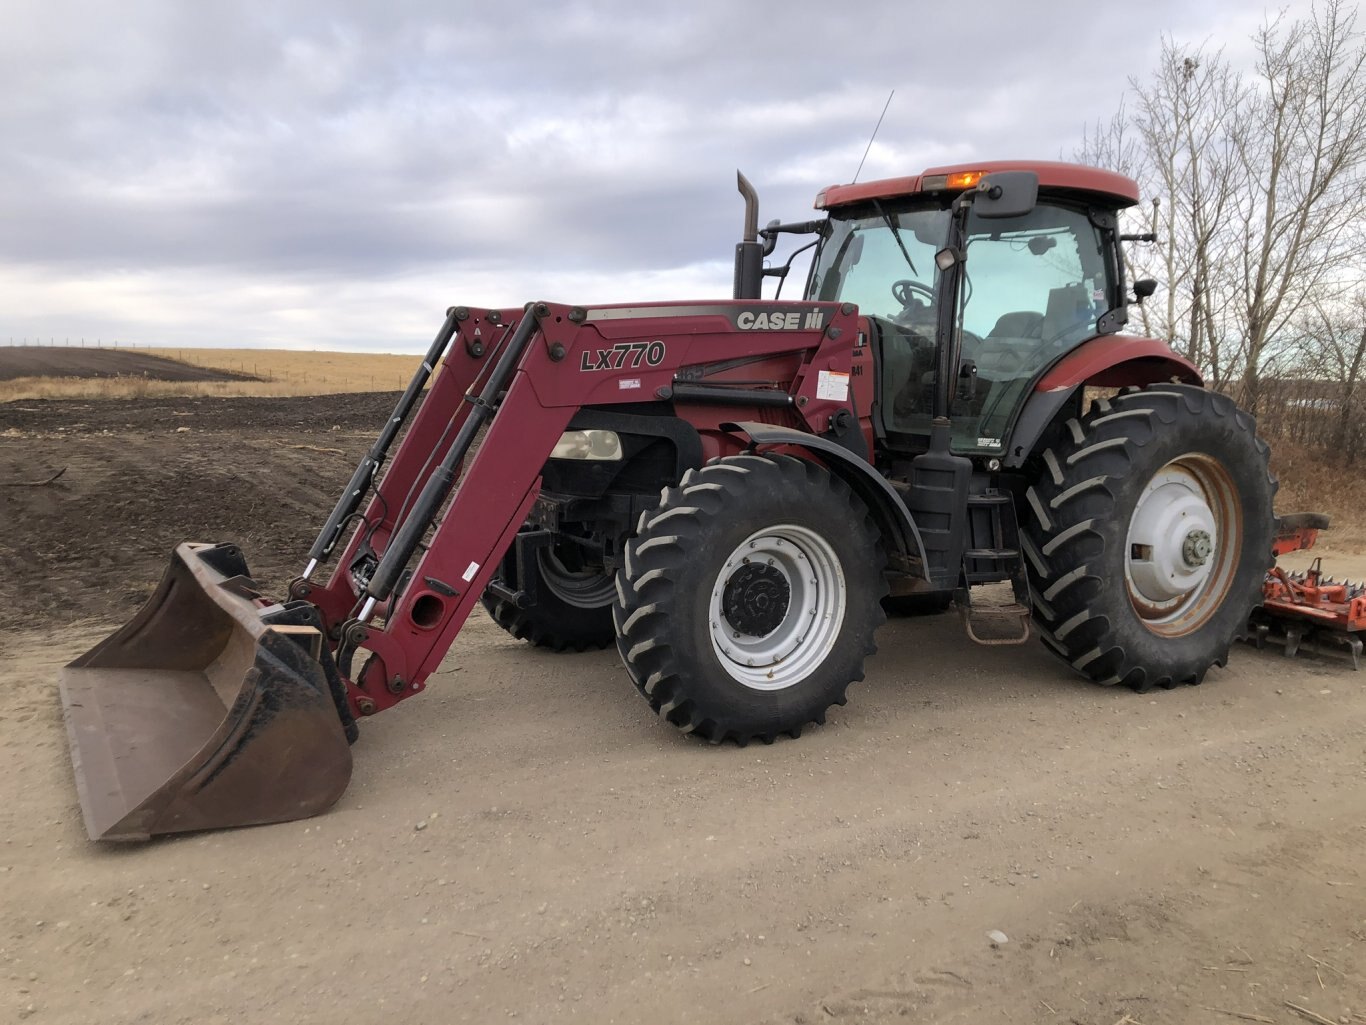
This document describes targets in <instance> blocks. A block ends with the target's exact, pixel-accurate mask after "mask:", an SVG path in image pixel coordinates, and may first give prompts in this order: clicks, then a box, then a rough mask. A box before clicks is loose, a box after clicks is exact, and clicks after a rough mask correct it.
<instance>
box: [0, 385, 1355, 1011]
mask: <svg viewBox="0 0 1366 1025" xmlns="http://www.w3.org/2000/svg"><path fill="white" fill-rule="evenodd" d="M393 399H394V396H393V395H392V394H370V395H340V396H326V397H311V398H296V399H287V398H286V399H262V398H256V399H210V398H194V399H185V398H179V399H155V400H154V399H144V400H139V401H130V402H92V401H66V402H43V401H21V402H12V403H8V404H0V521H3V522H4V523H5V524H6V531H5V533H4V534H3V535H0V587H3V588H4V590H3V591H2V592H0V600H3V602H4V604H5V607H6V608H8V609H10V610H11V611H12V612H14V613H16V615H13V616H12V617H11V623H10V628H9V630H8V632H7V633H6V635H5V639H4V640H3V641H2V642H0V645H3V658H0V688H3V692H4V694H5V696H6V700H5V701H4V702H3V703H0V780H3V781H4V782H3V783H0V837H3V841H0V978H3V979H4V980H5V985H4V988H3V989H0V1020H3V1021H21V1020H22V1021H25V1022H26V1023H31V1025H45V1023H60V1025H85V1023H87V1022H91V1021H100V1022H105V1023H110V1025H121V1023H129V1025H131V1023H134V1022H154V1023H161V1022H194V1023H195V1025H200V1023H206V1025H215V1023H223V1025H227V1023H229V1022H234V1023H235V1022H257V1021H279V1022H297V1021H327V1022H329V1023H336V1025H347V1023H367V1025H368V1023H375V1025H380V1023H388V1022H394V1021H399V1022H404V1023H413V1025H423V1023H432V1025H445V1023H450V1022H474V1023H481V1025H482V1023H487V1022H492V1021H515V1022H538V1023H539V1022H572V1021H583V1022H593V1023H599V1022H602V1023H607V1022H622V1023H627V1022H642V1023H644V1022H649V1023H668V1022H685V1021H696V1022H707V1023H749V1022H765V1023H769V1025H813V1023H825V1022H829V1023H832V1025H845V1023H849V1025H852V1023H855V1022H857V1023H883V1025H891V1023H892V1022H934V1023H937V1025H982V1023H988V1022H1017V1023H1052V1022H1057V1023H1060V1025H1061V1023H1072V1025H1116V1023H1118V1022H1124V1023H1125V1025H1137V1023H1141V1025H1210V1023H1219V1022H1239V1021H1266V1022H1273V1023H1280V1025H1292V1023H1297V1022H1301V1021H1306V1020H1314V1021H1319V1020H1326V1021H1329V1022H1335V1023H1342V1022H1347V1023H1349V1025H1363V1023H1366V896H1364V895H1366V768H1364V767H1366V685H1364V682H1363V681H1366V672H1363V673H1358V674H1353V673H1352V672H1351V670H1350V667H1349V666H1347V665H1345V664H1344V663H1342V662H1337V661H1330V660H1328V659H1313V658H1305V659H1297V660H1287V659H1285V658H1283V657H1281V656H1280V655H1279V654H1276V653H1272V652H1257V651H1255V650H1253V649H1251V648H1247V647H1240V648H1238V649H1237V650H1235V651H1234V652H1233V653H1232V657H1231V659H1230V662H1229V666H1228V668H1226V669H1223V670H1215V671H1213V672H1211V673H1210V674H1209V677H1208V679H1207V680H1206V682H1205V683H1204V684H1203V685H1202V686H1199V687H1181V688H1178V689H1176V690H1173V691H1170V692H1156V693H1153V694H1146V695H1138V694H1133V693H1131V692H1128V691H1117V690H1113V689H1105V688H1099V687H1094V686H1090V685H1086V684H1084V683H1082V682H1080V681H1078V680H1076V679H1075V678H1073V677H1072V676H1070V675H1069V674H1068V672H1067V671H1066V669H1065V667H1063V666H1061V665H1060V664H1059V663H1058V662H1057V661H1056V660H1054V659H1053V658H1051V657H1050V656H1049V655H1048V654H1047V652H1046V651H1045V649H1044V648H1043V647H1042V645H1039V644H1037V643H1033V644H1030V645H1028V646H1026V647H1019V648H982V647H975V646H973V645H971V644H970V643H968V642H967V641H966V639H965V638H964V637H963V636H962V630H961V627H960V626H959V624H958V622H957V619H956V617H954V616H931V617H923V618H917V619H900V620H894V621H891V622H889V623H887V624H886V625H885V626H884V627H882V628H881V630H880V631H879V633H878V642H879V646H880V652H879V654H878V655H877V657H876V658H874V659H873V660H871V661H870V663H869V666H868V676H867V679H866V680H864V681H863V682H861V683H859V684H856V685H855V686H854V687H853V688H852V689H851V692H850V703H849V705H848V706H846V707H840V708H835V709H833V710H832V714H831V715H830V719H829V722H828V723H827V724H826V725H824V726H822V727H820V728H815V729H811V730H808V731H807V733H806V735H804V736H803V737H802V738H801V739H800V740H798V741H795V742H794V741H789V740H786V739H785V738H784V739H780V741H779V742H778V743H776V744H774V745H772V746H771V747H764V746H762V745H754V746H751V747H749V748H745V749H738V748H735V747H732V746H722V747H710V746H708V745H705V744H701V743H696V742H694V741H692V740H690V739H689V738H687V737H684V736H681V735H680V734H678V733H677V732H676V731H675V730H674V729H673V728H671V727H668V726H666V725H664V724H662V723H661V722H660V721H659V719H658V718H657V717H656V716H654V715H653V714H652V713H651V712H650V710H649V708H648V707H647V706H646V704H645V703H644V702H643V701H641V700H640V698H639V696H638V695H637V694H636V692H635V689H634V687H633V686H632V684H631V683H630V681H629V680H628V679H627V677H626V676H625V673H624V671H623V669H622V666H621V664H620V659H619V658H618V657H617V654H616V652H615V651H614V650H608V651H603V652H591V653H586V654H581V655H577V654H566V655H554V654H550V653H548V652H545V651H543V650H537V649H533V648H530V647H528V646H526V645H524V644H521V643H519V642H517V641H514V640H513V639H512V638H510V637H509V636H508V635H506V634H505V633H503V632H502V631H501V630H499V629H498V628H497V627H496V626H494V625H493V624H492V623H491V622H490V621H489V620H488V618H487V617H485V616H484V615H482V614H481V613H476V615H475V616H474V617H472V618H471V621H470V623H469V624H468V625H467V627H466V628H465V630H464V632H462V634H461V635H460V637H459V639H458V640H457V642H456V644H455V646H454V648H453V649H452V651H451V653H450V655H449V656H448V657H447V659H446V661H445V663H444V664H443V666H442V668H441V669H440V670H439V671H438V673H437V674H436V675H435V676H434V677H433V678H432V680H431V687H430V689H429V690H428V692H427V693H425V694H423V695H421V696H419V697H416V698H414V699H413V700H411V701H408V702H405V703H404V704H403V705H402V706H400V707H398V708H396V709H394V710H392V711H388V712H385V713H383V714H382V715H379V716H376V717H374V718H372V719H367V720H365V721H364V722H363V723H362V724H361V739H360V741H359V743H358V744H357V745H356V747H355V748H354V749H353V750H354V755H355V759H356V766H355V774H354V778H353V781H352V783H351V786H350V789H349V790H348V791H347V793H346V794H345V795H344V796H343V797H342V799H341V801H340V803H339V804H338V805H337V806H336V807H335V808H334V809H333V810H332V811H330V812H329V813H327V814H325V815H323V816H320V817H318V818H315V819H311V820H308V821H304V822H294V823H286V824H283V825H278V826H265V827H260V828H255V829H241V830H234V831H227V832H219V833H212V834H201V835H188V836H182V837H177V838H173V839H168V840H163V841H159V842H156V843H152V844H148V845H144V846H139V847H133V848H111V847H100V846H96V845H94V844H92V843H90V842H89V841H87V840H86V838H85V834H84V831H83V828H82V825H81V819H80V812H79V809H78V806H77V803H76V795H75V789H74V785H73V781H72V771H71V766H70V762H69V758H68V755H67V745H66V738H65V735H64V730H63V725H62V720H61V713H60V703H59V700H58V697H57V690H56V685H55V682H54V676H55V672H56V669H57V667H58V666H59V665H60V664H62V663H63V662H65V661H68V660H70V659H71V658H73V657H75V656H76V655H77V654H79V653H80V652H82V651H83V650H85V649H86V648H88V647H89V646H90V645H91V644H93V643H94V642H95V641H97V640H98V639H99V638H100V637H102V636H103V635H104V634H106V633H107V632H108V630H109V629H111V628H112V626H113V625H115V624H116V623H118V622H122V621H123V620H124V619H126V618H127V617H128V616H129V615H130V614H131V612H132V611H133V610H134V609H135V608H136V607H137V605H138V603H139V602H140V601H141V599H142V598H143V597H144V596H145V595H146V594H147V593H148V591H149V590H150V588H151V587H152V586H153V584H154V583H155V581H156V579H157V577H158V576H159V575H160V572H161V570H162V568H163V567H164V565H165V561H166V555H167V553H168V552H169V550H170V548H171V546H172V545H173V544H174V543H176V542H177V541H181V540H187V539H197V540H211V541H212V540H235V541H239V542H240V543H241V544H242V545H243V547H244V549H245V551H246V553H247V556H248V559H249V561H250V563H251V565H252V567H253V570H254V571H255V572H256V574H257V576H258V578H259V579H260V580H261V581H262V583H263V584H265V585H266V586H267V587H268V588H269V589H271V590H272V591H277V592H278V591H279V590H281V589H282V588H283V586H284V584H285V583H286V581H288V579H289V578H290V577H291V576H293V575H294V574H295V573H296V572H297V571H298V569H299V568H300V566H301V564H302V562H303V558H304V553H305V550H306V548H307V546H308V544H309V542H311V540H312V538H313V535H314V533H315V531H316V529H317V527H318V526H319V525H320V524H321V522H322V520H323V518H324V517H325V515H326V513H327V511H328V510H329V509H330V507H331V504H332V500H333V498H334V497H335V492H336V491H337V490H338V489H340V488H341V487H342V485H343V484H344V483H345V481H346V479H347V478H348V476H349V474H350V472H351V469H352V467H353V464H354V461H355V460H356V459H357V458H358V457H359V456H360V454H361V453H362V452H363V451H364V449H365V448H366V447H367V446H368V444H369V441H370V438H371V436H372V433H373V431H374V430H375V429H376V427H377V426H378V424H379V423H380V422H381V421H382V419H383V418H384V416H385V415H386V414H387V413H388V411H389V408H390V407H391V405H392V402H393ZM63 469H64V470H65V472H64V473H63V474H62V475H61V476H60V477H58V478H57V479H56V480H50V478H52V477H53V475H54V474H55V473H56V472H57V471H58V470H63ZM1286 469H1287V470H1289V469H1291V467H1287V468H1286ZM1303 472H1305V473H1306V474H1307V473H1309V472H1310V471H1308V470H1305V471H1303ZM46 481H50V482H49V483H45V482H46ZM1354 522H1357V523H1359V521H1354ZM1360 539H1361V535H1360V533H1359V532H1358V533H1353V532H1351V530H1350V529H1349V530H1347V531H1344V532H1334V533H1333V534H1332V535H1325V538H1324V542H1325V545H1324V553H1323V554H1324V556H1325V564H1326V565H1327V566H1329V567H1331V569H1332V571H1334V572H1335V574H1336V575H1338V576H1341V575H1344V574H1345V575H1349V576H1356V577H1361V576H1363V575H1366V557H1363V556H1362V555H1361V554H1352V553H1350V552H1344V550H1343V549H1344V548H1350V547H1352V546H1353V545H1359V544H1360ZM1301 561H1302V558H1301ZM419 824H420V825H421V828H420V829H419V828H417V827H418V826H419ZM996 930H999V931H1000V932H1001V933H1004V934H1005V936H1006V937H1007V939H1006V941H1005V942H1000V941H999V939H997V940H993V939H992V938H991V937H990V936H989V933H992V932H993V931H996ZM1289 1004H1294V1005H1297V1006H1298V1007H1302V1008H1306V1009H1308V1010H1309V1011H1311V1012H1312V1013H1313V1014H1315V1015H1317V1016H1318V1017H1315V1018H1309V1017H1306V1016H1304V1015H1303V1014H1301V1013H1300V1012H1299V1011H1296V1010H1294V1009H1292V1008H1291V1007H1290V1006H1288V1005H1289Z"/></svg>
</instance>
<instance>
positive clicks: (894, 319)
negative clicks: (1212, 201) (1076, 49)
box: [806, 164, 1137, 456]
mask: <svg viewBox="0 0 1366 1025" xmlns="http://www.w3.org/2000/svg"><path fill="white" fill-rule="evenodd" d="M1021 171H1023V172H1024V173H1023V174H1021V173H1020V172H1021ZM1003 175H1004V177H1005V178H1009V179H1013V180H1014V188H1015V189H1016V191H1017V192H1018V190H1019V188H1020V185H1021V183H1020V181H1019V179H1021V178H1025V179H1027V180H1028V184H1029V186H1030V191H1031V192H1032V186H1033V182H1034V181H1035V180H1037V194H1036V195H1026V196H1024V197H1023V198H1021V196H1020V195H1016V196H1014V197H1006V198H1007V199H1009V200H1011V201H1012V204H1013V205H1012V206H1011V207H1010V208H1009V209H1004V208H1002V207H1001V206H1000V204H999V203H997V204H992V203H991V202H989V201H987V200H988V199H989V195H988V193H987V191H986V190H985V189H983V186H984V185H985V186H987V187H988V188H990V186H991V183H992V182H993V181H997V180H1002V178H1003ZM999 191H1000V190H999V187H998V188H997V192H998V193H999ZM1136 199H1137V194H1136V190H1135V188H1134V185H1133V183H1132V182H1131V181H1130V180H1129V179H1127V178H1123V177H1122V176H1120V175H1116V174H1112V173H1110V172H1104V171H1096V170H1093V169H1089V168H1079V167H1075V166H1071V165H1052V164H1029V165H1017V164H1010V165H1006V164H987V165H980V166H979V165H974V166H973V167H972V168H938V169H932V170H930V171H926V172H925V173H924V174H922V175H920V176H918V177H913V178H899V179H890V180H887V181H882V182H870V183H866V184H863V185H846V186H836V187H833V188H830V189H827V190H826V191H825V192H823V193H822V194H821V196H820V197H819V198H818V200H817V206H818V207H824V208H825V209H827V210H828V211H829V220H828V222H826V224H825V225H823V232H822V234H823V238H822V241H821V244H820V248H819V251H818V253H817V256H816V258H815V260H814V261H813V263H812V268H811V272H810V276H809V279H808V283H807V294H806V297H807V298H808V299H812V300H844V301H848V302H853V303H856V304H857V305H858V307H859V311H860V313H861V314H863V315H864V316H866V317H867V318H868V323H869V334H870V339H869V342H870V344H871V345H872V346H874V352H875V355H876V366H877V367H878V375H877V385H876V387H877V391H876V405H875V408H874V410H873V415H874V426H875V429H876V430H877V431H878V433H879V434H880V435H881V436H882V438H883V440H884V442H885V443H886V444H887V446H888V447H889V448H891V449H893V450H900V451H906V452H915V451H923V450H924V449H925V448H926V447H927V445H928V438H929V433H930V424H931V421H932V420H933V419H934V418H935V417H936V416H943V415H948V416H949V417H951V419H952V427H953V429H952V442H951V444H952V448H953V451H955V452H957V453H960V454H964V455H971V456H976V455H980V456H1001V455H1003V454H1004V453H1005V452H1006V449H1007V447H1008V444H1009V438H1010V436H1011V430H1012V427H1013V425H1014V423H1015V420H1016V417H1017V416H1018V415H1019V413H1020V411H1021V409H1022V408H1023V405H1024V403H1025V400H1026V399H1027V398H1028V397H1029V395H1030V393H1031V391H1032V389H1033V385H1034V383H1035V382H1036V381H1037V380H1038V379H1039V378H1040V376H1042V374H1043V373H1044V372H1045V371H1046V370H1047V369H1048V368H1049V367H1050V366H1051V365H1052V364H1054V363H1056V362H1057V361H1058V360H1059V359H1061V358H1062V357H1063V356H1064V355H1066V354H1067V353H1068V352H1070V351H1072V350H1074V349H1075V348H1077V347H1078V346H1080V345H1081V344H1083V343H1084V342H1086V341H1087V340H1089V339H1092V338H1095V337H1096V336H1098V335H1103V334H1108V333H1112V332H1115V331H1117V330H1119V328H1120V327H1121V326H1122V325H1123V324H1124V322H1125V319H1126V318H1125V309H1126V303H1125V290H1124V281H1123V276H1122V269H1121V264H1120V261H1119V259H1118V241H1117V234H1116V211H1117V210H1118V209H1119V208H1120V207H1122V206H1127V205H1131V204H1132V203H1133V202H1135V200H1136Z"/></svg>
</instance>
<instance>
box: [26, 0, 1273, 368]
mask: <svg viewBox="0 0 1366 1025" xmlns="http://www.w3.org/2000/svg"><path fill="white" fill-rule="evenodd" d="M0 14H3V25H4V28H3V30H0V137H2V138H3V145H0V344H7V343H8V341H9V339H10V338H13V339H14V340H15V341H16V342H18V341H20V340H22V339H23V338H25V337H27V338H30V339H32V338H34V337H41V338H42V339H44V341H46V339H48V338H50V337H55V338H56V339H57V343H58V344H61V342H62V340H63V339H66V338H71V339H72V340H73V342H74V341H75V340H76V339H79V338H82V337H84V338H86V339H88V340H93V339H96V338H100V339H103V340H104V342H105V343H106V344H108V343H109V342H110V341H112V340H115V339H117V340H119V341H121V342H123V343H128V342H133V343H136V344H139V345H146V344H150V345H217V346H284V347H290V348H304V349H309V348H316V349H357V350H366V351H420V350H422V349H425V347H426V345H427V344H428V342H429V341H430V338H431V335H432V334H433V332H434V331H435V328H436V327H437V325H438V324H439V321H440V319H441V312H442V310H444V308H445V307H447V306H449V305H453V304H457V303H463V304H467V305H487V306H495V305H511V304H521V303H522V302H525V301H527V300H530V299H549V300H555V301H563V302H575V303H590V302H617V301H621V302H624V301H637V300H647V299H666V298H706V297H718V296H725V295H728V294H729V289H730V278H731V255H732V252H733V247H734V243H735V241H736V239H737V237H738V233H739V229H740V225H741V213H742V207H741V203H740V200H739V197H738V195H737V194H736V192H735V170H736V168H740V169H742V170H744V171H745V173H746V174H747V175H748V177H749V178H750V179H751V180H752V181H753V182H754V183H755V185H756V186H757V187H758V188H759V192H760V197H761V200H762V204H763V205H762V207H761V211H760V217H761V221H766V220H768V219H769V218H771V217H781V218H783V219H784V220H796V219H802V218H805V217H808V216H810V209H811V201H812V199H813V197H814V195H815V193H816V192H817V191H818V190H819V189H820V188H821V187H823V186H825V185H829V184H832V183H835V182H845V181H849V180H850V179H851V178H852V177H853V175H854V172H855V169H856V168H857V166H858V163H859V159H860V157H861V156H862V154H863V151H864V148H865V146H866V145H867V142H868V137H869V134H870V132H871V131H872V128H873V125H874V123H875V122H876V121H877V117H878V114H879V113H880V112H881V110H882V107H883V104H884V103H885V102H886V100H887V96H888V93H889V92H890V91H892V90H895V98H894V99H893V101H892V104H891V107H890V109H889V110H888V111H887V115H886V119H885V120H884V122H883V124H882V128H881V131H880V133H879V134H878V137H877V141H876V142H875V144H874V145H873V147H872V150H871V152H870V153H869V155H868V159H867V163H866V165H865V167H864V169H863V172H862V175H861V176H860V177H861V179H864V180H866V179H869V178H877V177H885V176H889V175H894V174H907V173H915V172H917V171H919V170H921V169H923V168H924V167H926V166H930V165H933V164H936V163H943V162H946V161H957V160H971V159H983V158H998V157H1038V158H1045V159H1056V158H1058V157H1059V156H1065V155H1067V154H1070V153H1071V152H1072V151H1073V149H1074V148H1075V147H1076V145H1077V144H1078V141H1079V139H1080V137H1081V134H1082V132H1083V130H1084V128H1085V126H1086V124H1087V123H1088V122H1095V121H1096V120H1098V119H1101V118H1105V117H1108V116H1109V115H1110V114H1111V113H1113V111H1114V110H1115V108H1116V106H1117V105H1118V103H1119V100H1120V98H1121V95H1122V93H1123V91H1124V88H1125V81H1126V79H1127V78H1128V77H1129V76H1130V75H1139V76H1145V75H1146V74H1147V73H1148V71H1149V70H1150V69H1151V68H1152V67H1153V66H1154V64H1155V62H1156V58H1157V54H1158V49H1159V47H1160V43H1161V37H1162V35H1163V34H1164V33H1165V34H1167V35H1169V36H1171V37H1173V38H1175V39H1176V40H1178V41H1183V42H1194V43H1199V42H1202V41H1210V42H1213V43H1218V44H1223V45H1225V47H1226V53H1227V54H1228V55H1229V56H1231V57H1234V58H1236V57H1237V55H1238V54H1239V53H1240V52H1245V51H1246V50H1247V49H1248V47H1247V37H1248V36H1249V35H1250V34H1251V33H1252V32H1253V31H1254V30H1255V28H1256V27H1257V25H1258V24H1259V23H1260V22H1261V20H1262V18H1263V9H1262V8H1261V6H1260V5H1259V4H1249V3H1245V2H1241V0H1148V2H1146V3H1144V4H1142V5H1139V6H1135V5H1133V4H1127V3H1126V4H1119V3H1107V2H1104V0H1052V2H1050V3H1047V4H1045V3H1041V2H1040V3H1019V2H1015V0H978V2H975V3H962V4H943V3H926V2H924V0H899V2H881V0H849V2H846V3H843V4H839V3H829V2H824V3H809V2H807V0H786V2H769V0H750V2H746V0H729V2H715V0H687V2H683V3H675V4H668V5H665V4H658V3H654V2H651V0H626V2H618V0H583V2H576V0H551V2H540V0H527V2H522V0H504V2H502V3H497V2H491V0H482V2H480V3H471V2H468V0H413V2H404V0H388V2H384V3H380V2H378V0H376V2H370V3H366V2H360V0H333V2H329V3H321V2H319V3H306V2H304V3H291V2H288V0H276V2H274V3H257V2H252V0H242V2H237V3H224V2H214V0H180V2H157V0H121V2H120V3H117V4H112V3H72V2H67V0H0Z"/></svg>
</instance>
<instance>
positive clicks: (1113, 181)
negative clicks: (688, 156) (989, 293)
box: [816, 160, 1138, 210]
mask: <svg viewBox="0 0 1366 1025" xmlns="http://www.w3.org/2000/svg"><path fill="white" fill-rule="evenodd" d="M963 171H987V172H991V171H1033V172H1034V173H1035V174H1037V175H1038V176H1039V188H1041V189H1073V190H1076V191H1079V192H1094V193H1097V194H1099V195H1103V196H1108V197H1110V198H1112V199H1114V200H1117V201H1118V202H1119V205H1121V206H1132V205H1133V204H1135V203H1137V202H1138V183H1137V182H1135V181H1134V180H1133V179H1132V178H1129V177H1127V176H1126V175H1122V174H1117V173H1116V172H1114V171H1105V170H1102V169H1101V168H1098V167H1086V166H1084V165H1082V164H1065V163H1060V162H1058V161H1049V160H982V161H976V162H973V163H968V164H952V165H947V166H944V167H930V168H926V169H925V170H924V171H923V172H921V173H920V174H918V175H915V176H913V177H903V178H884V179H882V180H881V181H871V182H861V183H859V184H857V185H831V186H830V187H829V188H827V189H825V190H824V191H822V192H821V194H820V195H819V196H817V197H816V209H818V210H829V209H832V208H833V207H837V206H844V205H846V204H849V203H857V202H860V201H863V200H867V199H893V198H896V197H898V196H913V195H916V194H917V193H919V192H920V191H921V190H922V189H923V187H924V186H923V182H924V179H926V178H930V177H938V176H940V175H950V174H957V173H960V172H963Z"/></svg>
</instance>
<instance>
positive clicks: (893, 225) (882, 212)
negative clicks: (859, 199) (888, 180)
mask: <svg viewBox="0 0 1366 1025" xmlns="http://www.w3.org/2000/svg"><path fill="white" fill-rule="evenodd" d="M873 209H874V210H876V211H877V212H878V215H879V216H880V217H881V218H882V219H883V220H884V221H885V222H886V223H887V227H889V228H891V229H892V238H894V239H896V244H897V247H898V248H899V249H900V250H901V255H902V256H904V257H906V266H907V267H909V268H911V273H912V274H914V275H915V276H916V277H917V278H918V277H920V271H918V270H916V269H915V261H914V260H912V259H911V254H910V253H909V252H908V251H907V249H906V243H905V242H902V241H901V231H900V229H899V228H897V226H896V222H895V221H893V220H892V218H891V216H890V215H889V214H888V213H887V211H886V210H884V209H882V204H881V203H879V202H878V201H877V200H876V199H875V200H873Z"/></svg>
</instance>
